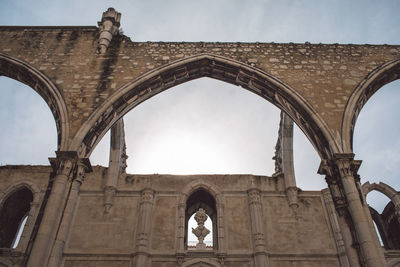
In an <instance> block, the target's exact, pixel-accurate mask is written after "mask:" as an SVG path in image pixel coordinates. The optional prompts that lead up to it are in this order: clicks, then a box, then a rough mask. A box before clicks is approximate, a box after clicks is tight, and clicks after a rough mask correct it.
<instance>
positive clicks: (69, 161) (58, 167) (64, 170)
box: [49, 151, 78, 177]
mask: <svg viewBox="0 0 400 267" xmlns="http://www.w3.org/2000/svg"><path fill="white" fill-rule="evenodd" d="M56 155H57V157H56V158H49V161H50V164H51V166H52V167H53V170H54V172H55V173H56V174H57V175H65V176H67V177H70V176H71V174H72V173H73V171H74V170H75V167H76V164H77V161H78V153H77V152H76V151H56Z"/></svg>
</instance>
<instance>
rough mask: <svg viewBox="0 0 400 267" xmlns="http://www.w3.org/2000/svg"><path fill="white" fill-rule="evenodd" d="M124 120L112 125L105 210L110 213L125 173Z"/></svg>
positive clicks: (105, 190)
mask: <svg viewBox="0 0 400 267" xmlns="http://www.w3.org/2000/svg"><path fill="white" fill-rule="evenodd" d="M127 158H128V156H127V155H126V145H125V131H124V121H123V119H122V118H121V119H120V120H119V121H117V122H116V123H115V124H114V125H113V126H112V127H111V137H110V159H109V164H108V169H107V177H106V183H105V186H104V212H105V213H109V212H110V210H111V207H112V206H113V204H114V196H115V193H116V191H117V185H118V180H119V178H120V177H121V176H123V175H125V169H126V167H127V165H126V159H127Z"/></svg>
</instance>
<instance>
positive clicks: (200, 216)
mask: <svg viewBox="0 0 400 267" xmlns="http://www.w3.org/2000/svg"><path fill="white" fill-rule="evenodd" d="M194 219H195V220H196V222H197V224H198V225H197V227H196V229H194V228H192V233H193V234H194V235H195V236H196V237H197V238H198V239H199V243H197V245H196V248H197V249H205V248H206V244H205V243H204V238H205V237H206V236H207V235H208V234H209V233H210V230H208V229H207V228H206V227H205V226H204V222H205V221H207V219H208V216H207V214H206V211H205V210H204V209H202V208H200V209H199V210H198V211H197V212H196V214H195V215H194Z"/></svg>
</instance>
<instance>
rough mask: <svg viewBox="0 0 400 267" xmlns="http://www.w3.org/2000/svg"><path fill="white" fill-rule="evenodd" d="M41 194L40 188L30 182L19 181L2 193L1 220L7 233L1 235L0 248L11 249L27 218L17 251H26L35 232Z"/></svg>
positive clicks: (0, 195) (0, 193) (0, 204)
mask: <svg viewBox="0 0 400 267" xmlns="http://www.w3.org/2000/svg"><path fill="white" fill-rule="evenodd" d="M40 201H41V193H40V189H39V187H38V186H37V185H36V184H35V183H33V182H31V181H30V180H22V181H19V182H17V183H15V184H13V185H11V186H9V187H8V188H6V189H5V190H4V191H2V192H0V214H1V216H0V218H2V219H1V220H0V223H1V227H0V228H1V229H2V230H4V229H5V232H7V233H4V234H5V235H3V232H2V233H1V236H0V239H1V244H0V246H2V247H4V246H6V247H10V246H11V243H13V242H14V239H15V236H16V234H17V230H18V229H19V227H20V226H19V225H20V224H21V222H22V220H23V219H24V218H26V223H25V227H24V228H23V229H22V233H21V237H20V239H19V242H18V246H16V248H15V249H16V250H18V251H21V252H23V251H25V249H26V247H27V245H28V242H29V239H30V236H31V234H32V231H33V227H34V224H35V223H34V222H35V220H36V217H37V215H38V212H39V206H40Z"/></svg>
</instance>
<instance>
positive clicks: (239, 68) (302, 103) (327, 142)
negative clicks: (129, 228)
mask: <svg viewBox="0 0 400 267" xmlns="http://www.w3.org/2000/svg"><path fill="white" fill-rule="evenodd" d="M201 77H210V78H214V79H218V80H221V81H225V82H227V83H231V84H233V85H238V86H241V87H243V88H245V89H247V90H249V91H251V92H253V93H255V94H257V95H259V96H261V97H263V98H264V99H266V100H268V101H270V102H271V103H272V104H274V105H276V106H277V107H278V108H280V109H282V110H284V111H285V112H286V113H287V114H288V115H289V116H290V117H291V118H292V119H293V120H294V121H295V123H296V124H297V125H298V126H299V127H300V128H301V129H302V131H303V132H304V133H305V134H306V136H307V137H308V138H309V140H310V141H311V143H312V144H313V146H314V148H315V149H316V150H317V151H318V153H319V155H320V157H322V158H326V159H328V158H330V156H331V155H332V154H333V153H337V152H339V150H338V146H337V144H336V142H335V140H334V138H333V137H332V136H333V135H332V133H331V131H330V130H329V129H328V127H327V125H326V123H325V122H324V121H323V119H322V118H321V117H320V115H319V114H318V113H317V112H316V111H315V110H314V109H313V108H312V106H311V105H310V104H309V103H307V102H306V100H305V99H304V98H303V97H301V96H300V95H299V94H298V93H297V92H296V91H295V90H293V89H292V88H290V87H289V86H288V85H286V84H284V83H283V82H282V81H280V80H279V79H277V78H275V77H273V76H272V75H270V74H267V73H265V72H262V71H260V70H258V69H256V68H254V67H251V66H249V65H247V64H244V63H241V62H238V61H235V60H232V59H228V58H224V57H220V56H216V55H209V54H200V55H197V56H193V57H190V58H186V59H183V60H179V61H176V62H173V63H170V64H167V65H164V66H161V67H159V68H157V69H155V70H153V71H151V72H149V73H147V74H145V75H143V76H141V77H139V78H137V79H135V80H133V81H131V82H129V83H128V84H126V85H124V86H122V87H121V88H120V89H118V90H117V91H116V92H115V93H114V94H113V95H112V96H111V97H110V98H109V100H108V101H106V102H104V103H103V104H102V105H101V106H100V107H98V108H97V109H96V110H95V111H94V112H93V113H92V115H91V116H90V117H89V118H88V121H87V122H86V123H85V124H84V125H83V126H82V127H81V128H80V129H79V131H78V133H77V135H76V137H75V138H74V140H73V142H72V145H71V149H72V150H78V151H79V153H80V155H81V156H84V157H88V156H89V155H90V153H91V152H92V150H93V149H94V147H95V146H96V144H97V143H98V142H99V140H100V139H101V138H102V137H103V135H104V134H105V133H106V132H107V131H108V130H109V129H110V127H111V126H112V125H113V124H114V123H115V122H116V121H117V120H118V119H120V118H121V117H122V116H124V115H125V114H126V113H127V112H128V111H129V110H131V109H132V108H134V107H135V106H137V105H139V104H140V103H142V102H143V101H146V100H147V99H149V98H150V97H152V96H154V95H156V94H158V93H161V92H163V91H165V90H167V89H169V88H171V87H173V86H175V85H178V84H181V83H184V82H187V81H190V80H194V79H197V78H201Z"/></svg>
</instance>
